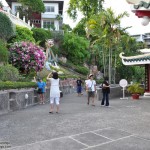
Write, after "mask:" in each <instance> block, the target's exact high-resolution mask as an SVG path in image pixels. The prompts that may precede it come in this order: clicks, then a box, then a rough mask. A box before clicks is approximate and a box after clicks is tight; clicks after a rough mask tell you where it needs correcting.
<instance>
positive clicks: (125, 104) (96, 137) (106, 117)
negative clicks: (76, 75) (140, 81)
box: [0, 93, 150, 150]
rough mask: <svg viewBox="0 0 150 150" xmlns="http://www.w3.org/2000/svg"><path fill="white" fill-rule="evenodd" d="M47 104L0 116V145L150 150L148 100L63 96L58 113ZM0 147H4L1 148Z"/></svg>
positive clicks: (26, 149)
mask: <svg viewBox="0 0 150 150" xmlns="http://www.w3.org/2000/svg"><path fill="white" fill-rule="evenodd" d="M48 112H49V104H48V103H47V104H45V105H36V106H34V107H30V108H27V109H24V110H20V111H15V112H10V113H9V114H6V115H0V145H2V144H3V143H4V142H8V145H9V146H11V148H8V149H11V150H150V99H149V98H141V99H140V100H131V99H130V98H129V99H124V100H120V99H119V98H118V99H111V100H110V107H104V106H103V107H101V106H100V101H98V100H96V106H95V107H94V106H91V105H89V106H88V105H87V103H86V95H85V94H84V95H83V96H82V97H77V95H76V94H75V93H74V94H69V95H64V97H63V98H62V99H61V108H60V113H59V114H56V113H54V114H49V113H48ZM0 149H3V148H2V147H0Z"/></svg>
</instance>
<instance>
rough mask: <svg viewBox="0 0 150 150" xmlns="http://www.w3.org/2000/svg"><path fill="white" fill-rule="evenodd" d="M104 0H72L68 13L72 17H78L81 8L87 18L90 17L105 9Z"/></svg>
mask: <svg viewBox="0 0 150 150" xmlns="http://www.w3.org/2000/svg"><path fill="white" fill-rule="evenodd" d="M103 2H104V0H70V1H69V8H68V10H67V13H68V14H69V16H70V17H71V18H72V19H76V18H77V11H78V10H79V11H80V12H82V14H83V15H84V16H85V17H86V18H90V16H92V15H94V14H97V13H98V12H99V11H101V10H102V9H103V6H102V4H103Z"/></svg>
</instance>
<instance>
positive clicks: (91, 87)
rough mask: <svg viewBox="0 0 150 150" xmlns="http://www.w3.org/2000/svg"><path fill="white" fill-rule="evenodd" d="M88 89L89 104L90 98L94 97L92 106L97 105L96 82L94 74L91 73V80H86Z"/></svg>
mask: <svg viewBox="0 0 150 150" xmlns="http://www.w3.org/2000/svg"><path fill="white" fill-rule="evenodd" d="M86 91H87V93H88V102H87V104H88V105H89V103H90V99H92V106H95V103H94V101H95V91H96V82H95V80H93V74H90V75H89V80H87V82H86Z"/></svg>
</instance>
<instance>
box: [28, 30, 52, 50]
mask: <svg viewBox="0 0 150 150" xmlns="http://www.w3.org/2000/svg"><path fill="white" fill-rule="evenodd" d="M31 31H32V32H33V38H34V39H35V41H36V42H37V43H39V45H40V46H42V47H45V42H46V40H47V39H51V37H52V35H51V32H50V31H49V30H45V29H41V28H32V30H31Z"/></svg>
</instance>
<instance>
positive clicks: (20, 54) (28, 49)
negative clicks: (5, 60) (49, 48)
mask: <svg viewBox="0 0 150 150" xmlns="http://www.w3.org/2000/svg"><path fill="white" fill-rule="evenodd" d="M9 51H10V62H11V63H12V65H14V66H15V67H17V68H18V69H19V70H20V71H21V72H26V73H29V72H30V71H31V70H34V71H36V72H37V71H41V70H42V69H43V67H44V62H45V58H46V57H45V53H44V51H43V48H41V47H39V46H37V45H35V44H33V43H31V42H16V43H14V44H13V45H11V46H10V49H9Z"/></svg>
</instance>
